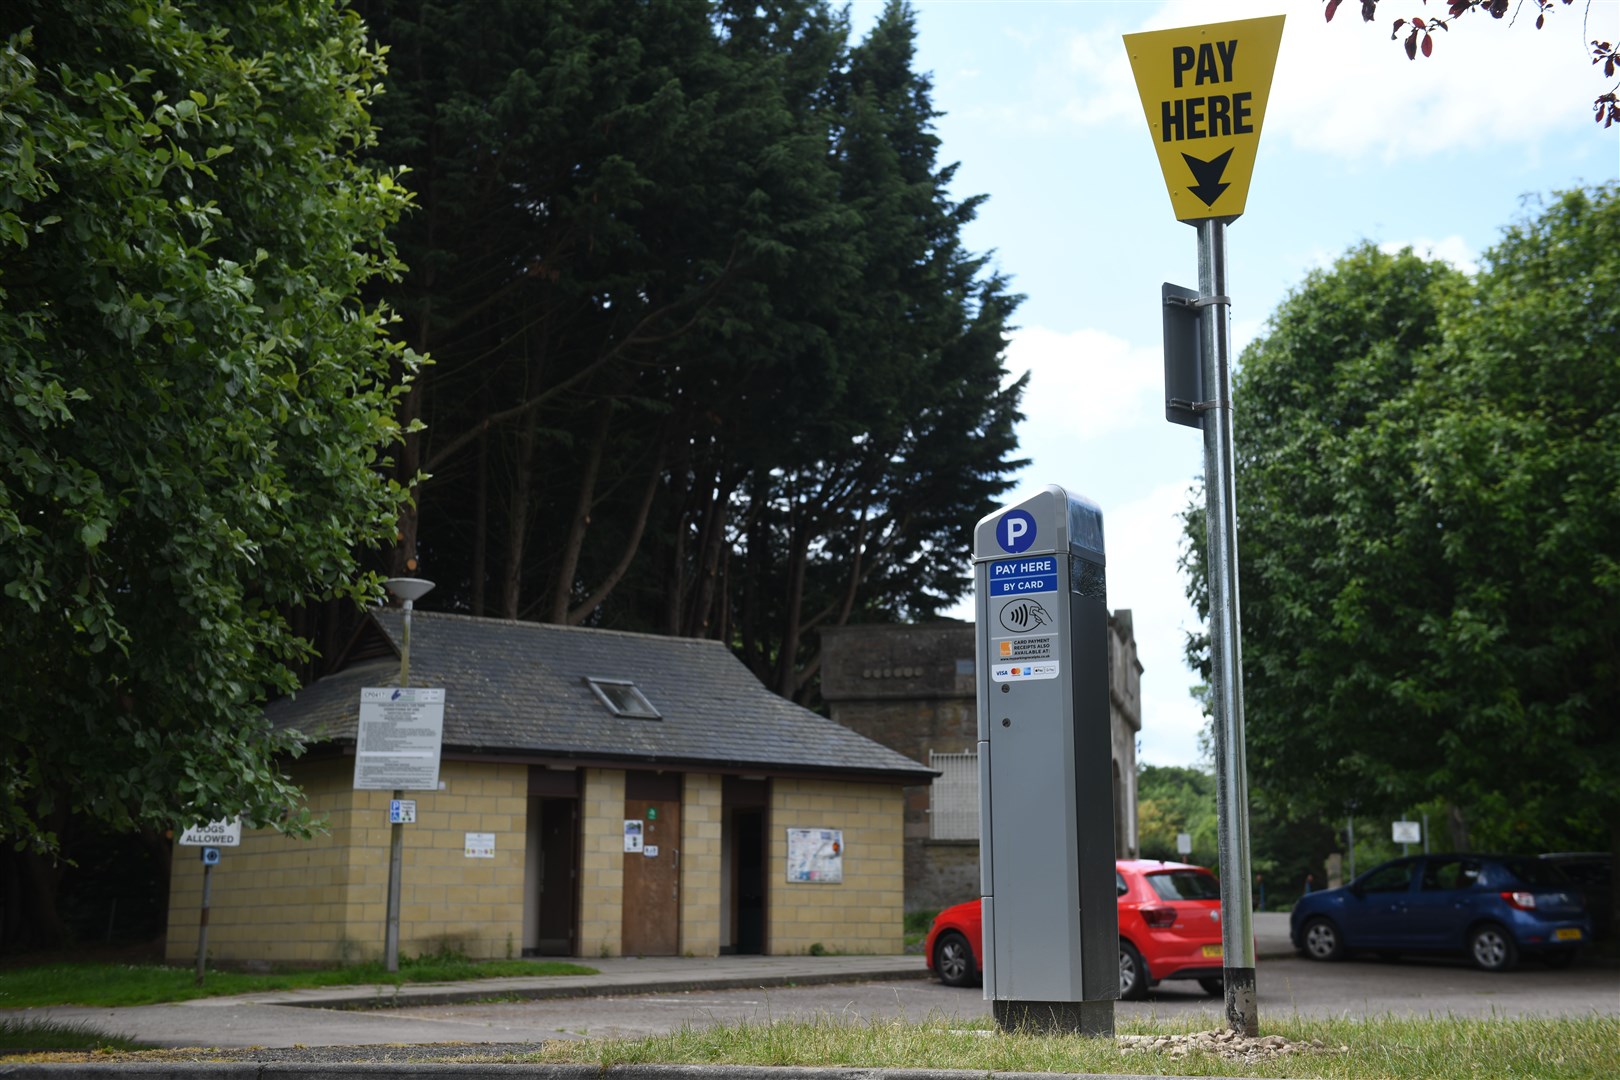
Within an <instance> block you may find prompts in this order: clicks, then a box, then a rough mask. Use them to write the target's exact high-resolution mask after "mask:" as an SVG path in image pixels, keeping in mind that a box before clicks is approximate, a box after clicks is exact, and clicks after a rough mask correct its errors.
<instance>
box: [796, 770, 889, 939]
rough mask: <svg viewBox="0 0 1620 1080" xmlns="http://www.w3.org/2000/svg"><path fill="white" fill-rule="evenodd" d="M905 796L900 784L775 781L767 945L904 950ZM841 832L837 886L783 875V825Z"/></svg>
mask: <svg viewBox="0 0 1620 1080" xmlns="http://www.w3.org/2000/svg"><path fill="white" fill-rule="evenodd" d="M904 811H905V804H904V795H903V793H902V790H901V788H900V786H899V785H898V784H857V783H848V782H842V781H829V780H773V781H772V782H771V806H770V822H769V825H768V828H769V833H768V836H767V839H768V841H769V847H770V857H769V864H768V869H767V871H766V873H767V874H768V875H769V876H768V880H767V884H766V888H767V895H768V896H769V911H768V913H767V916H766V917H767V919H768V920H769V931H768V933H769V939H768V940H769V946H768V947H769V949H770V952H771V953H772V954H773V955H776V956H786V955H793V954H798V953H804V952H807V951H809V950H810V948H811V946H812V945H817V944H819V945H820V946H821V947H822V948H823V949H825V950H826V951H828V952H836V953H853V954H866V955H874V956H892V955H898V954H899V953H901V952H902V951H903V949H904V927H903V915H904V910H905V865H904V844H905V838H904V835H903V831H904V820H905V818H904ZM812 828H813V829H842V830H843V832H844V849H843V856H842V858H843V864H844V866H843V871H844V880H843V883H842V884H826V883H817V882H790V881H788V880H787V830H788V829H812Z"/></svg>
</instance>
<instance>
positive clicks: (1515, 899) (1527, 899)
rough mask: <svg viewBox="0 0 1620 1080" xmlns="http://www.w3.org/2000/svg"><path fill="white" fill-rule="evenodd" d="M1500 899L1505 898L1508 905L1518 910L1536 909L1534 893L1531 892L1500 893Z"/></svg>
mask: <svg viewBox="0 0 1620 1080" xmlns="http://www.w3.org/2000/svg"><path fill="white" fill-rule="evenodd" d="M1502 899H1503V900H1506V901H1507V902H1508V904H1509V906H1511V907H1516V908H1518V909H1519V910H1520V911H1534V910H1536V894H1535V893H1532V892H1505V893H1503V894H1502Z"/></svg>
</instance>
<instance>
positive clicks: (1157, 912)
mask: <svg viewBox="0 0 1620 1080" xmlns="http://www.w3.org/2000/svg"><path fill="white" fill-rule="evenodd" d="M1142 921H1143V922H1145V923H1147V924H1148V925H1149V926H1151V927H1153V928H1154V929H1156V930H1164V929H1166V928H1167V927H1171V926H1174V925H1176V909H1175V908H1173V907H1145V908H1143V909H1142Z"/></svg>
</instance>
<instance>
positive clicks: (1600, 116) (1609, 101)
mask: <svg viewBox="0 0 1620 1080" xmlns="http://www.w3.org/2000/svg"><path fill="white" fill-rule="evenodd" d="M1592 111H1593V112H1594V113H1596V114H1597V115H1595V116H1593V117H1592V119H1593V120H1595V121H1597V122H1598V123H1600V124H1602V125H1603V126H1604V127H1608V126H1609V125H1611V124H1614V123H1620V95H1617V94H1615V92H1614V91H1613V90H1611V91H1609V92H1608V93H1607V94H1604V95H1602V96H1600V97H1599V98H1598V99H1597V100H1596V101H1594V102H1592Z"/></svg>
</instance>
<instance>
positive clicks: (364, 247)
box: [0, 0, 412, 852]
mask: <svg viewBox="0 0 1620 1080" xmlns="http://www.w3.org/2000/svg"><path fill="white" fill-rule="evenodd" d="M0 37H3V39H4V51H3V53H0V129H3V134H0V290H3V291H0V383H3V385H4V391H5V392H4V404H3V405H0V583H3V586H4V599H3V601H0V656H3V667H4V669H5V672H6V677H5V679H4V681H3V684H0V685H3V688H0V714H3V715H4V717H5V722H4V723H3V724H0V838H3V839H4V840H6V841H7V842H8V843H9V844H12V845H16V846H18V847H21V848H27V849H30V850H33V851H41V852H43V851H49V850H51V849H52V848H53V847H54V846H55V845H56V842H57V838H56V835H55V831H54V829H55V823H57V822H59V821H60V820H61V816H62V814H64V813H65V812H69V811H71V812H74V813H77V814H81V815H85V816H87V817H88V818H91V819H94V820H97V821H99V822H101V823H103V824H105V825H107V826H109V827H112V828H115V829H120V830H130V829H136V828H143V827H144V828H148V829H155V830H162V829H164V828H168V827H174V826H176V825H184V824H188V823H190V822H194V821H206V820H210V819H215V818H222V817H228V816H236V815H241V816H242V817H243V818H244V820H245V823H246V824H249V825H251V826H261V825H274V826H277V827H281V828H286V829H290V830H299V829H302V828H305V827H307V819H306V817H305V816H303V815H302V814H300V813H299V812H297V811H296V810H294V809H292V807H293V805H294V804H295V803H296V801H297V791H296V789H295V788H294V787H293V786H292V785H291V784H290V783H289V782H288V781H287V780H286V778H285V777H284V776H283V775H282V773H281V771H280V768H279V766H278V764H277V760H278V755H280V754H281V753H283V752H296V750H297V747H296V745H295V744H294V743H292V742H290V741H288V740H287V739H286V738H283V737H279V736H277V735H275V734H273V733H272V732H271V731H270V730H269V728H268V726H267V725H266V724H265V722H264V720H263V719H262V716H261V712H260V706H261V705H262V703H263V701H264V699H265V698H266V696H267V695H269V694H273V693H277V692H284V691H288V690H291V689H293V688H294V687H295V685H296V683H295V679H294V677H293V674H292V672H291V671H290V670H289V667H288V665H289V664H292V663H297V662H299V661H300V660H302V659H303V658H305V657H306V656H307V655H308V650H309V644H308V642H306V641H305V640H303V639H301V638H299V637H298V636H297V635H295V634H294V633H292V632H291V629H290V627H289V624H288V622H287V619H286V617H285V612H286V610H287V609H288V608H290V607H291V606H294V605H298V604H301V603H304V602H307V601H311V600H316V599H321V598H325V597H331V596H348V597H354V598H356V599H358V598H360V597H361V596H362V595H364V594H365V593H366V592H368V591H375V584H374V582H368V581H366V580H365V579H363V577H362V576H361V575H359V574H358V573H357V570H356V563H355V556H354V554H353V552H354V549H355V547H356V545H357V544H364V543H366V542H369V541H376V540H378V539H379V538H383V537H386V536H389V535H391V534H392V532H393V529H394V520H395V517H396V515H397V513H398V508H399V504H400V501H401V498H402V491H401V489H400V488H399V486H398V485H397V484H395V483H393V482H392V481H390V480H388V479H387V478H386V477H385V476H384V475H383V473H382V472H380V471H379V470H380V467H381V466H383V465H385V464H386V459H385V458H384V457H383V454H384V453H385V450H386V448H387V447H388V445H389V444H390V443H391V442H392V441H393V440H395V439H396V437H397V435H398V426H397V421H396V420H395V418H394V405H395V398H396V396H397V394H398V393H399V384H400V373H401V372H405V373H407V374H408V372H409V370H410V369H411V367H412V361H411V359H410V357H409V356H408V355H407V354H405V353H404V352H402V350H401V349H400V348H399V347H398V346H395V345H392V344H389V343H388V342H387V340H386V337H385V332H384V324H385V323H386V322H387V320H388V314H387V312H386V310H385V309H382V308H377V307H373V306H368V305H367V304H365V303H363V302H362V301H361V300H360V299H359V293H360V290H361V289H362V287H363V286H365V285H366V284H367V283H370V282H374V281H376V280H377V279H379V278H381V277H387V276H389V275H392V274H393V273H395V272H396V271H397V269H398V267H397V264H396V262H395V260H394V256H393V249H392V247H391V245H390V243H389V241H388V240H387V238H386V234H385V230H386V228H387V227H388V226H389V225H390V224H391V223H392V222H393V221H394V220H395V219H396V217H397V216H398V214H399V213H400V212H401V210H402V209H403V208H404V206H405V205H406V202H407V196H406V194H405V192H404V191H403V189H402V188H400V187H399V186H398V185H397V184H396V183H395V180H394V177H393V175H392V174H391V173H389V172H388V171H387V170H381V169H376V168H371V167H367V166H363V165H361V164H358V163H357V161H356V157H355V155H356V152H357V151H359V150H360V149H362V148H363V147H365V146H366V145H368V144H369V143H370V142H371V139H372V133H371V127H370V120H369V117H368V114H367V111H366V110H367V108H368V106H369V104H370V102H371V101H372V98H373V95H374V93H375V87H376V83H377V80H378V77H379V72H380V58H379V56H378V54H377V52H376V51H375V50H374V49H373V48H372V47H371V46H369V45H368V44H367V42H366V39H365V34H364V29H363V27H362V25H361V23H360V21H359V19H358V18H357V17H356V16H355V15H354V14H352V13H349V12H345V11H343V10H341V8H340V5H339V4H338V3H337V2H336V0H305V2H299V3H292V4H287V3H271V2H255V0H242V2H239V3H234V4H231V5H218V4H212V3H202V2H188V0H153V2H150V3H141V4H130V3H126V2H123V0H119V2H112V0H50V2H49V3H45V2H41V0H14V2H12V3H9V4H7V5H5V6H4V8H3V9H0Z"/></svg>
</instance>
